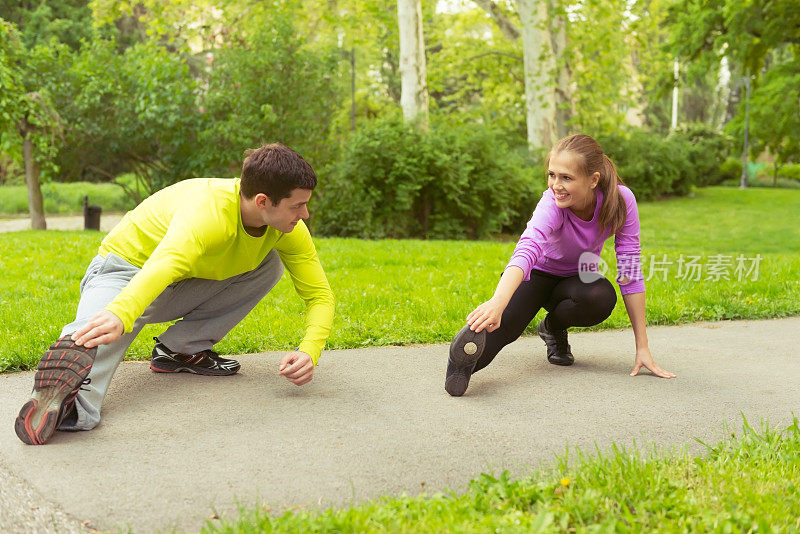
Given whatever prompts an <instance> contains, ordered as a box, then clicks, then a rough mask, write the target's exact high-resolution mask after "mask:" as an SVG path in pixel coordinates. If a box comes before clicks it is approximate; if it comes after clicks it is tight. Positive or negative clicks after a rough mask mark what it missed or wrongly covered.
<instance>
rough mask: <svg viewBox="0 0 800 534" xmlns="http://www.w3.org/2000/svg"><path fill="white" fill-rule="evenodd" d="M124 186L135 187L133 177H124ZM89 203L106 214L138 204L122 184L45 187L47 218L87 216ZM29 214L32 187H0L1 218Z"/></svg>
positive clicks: (74, 184) (54, 185)
mask: <svg viewBox="0 0 800 534" xmlns="http://www.w3.org/2000/svg"><path fill="white" fill-rule="evenodd" d="M120 182H121V183H125V184H126V185H128V186H129V187H134V186H135V184H134V183H133V179H132V177H131V176H130V175H124V176H123V177H122V178H120ZM84 196H87V197H89V204H93V205H98V206H100V207H101V208H103V211H104V212H111V211H127V210H129V209H131V208H133V207H134V206H135V205H136V203H135V202H134V201H133V200H132V199H131V198H130V197H128V196H127V195H126V194H125V191H124V190H123V189H122V187H120V186H119V185H115V184H112V183H103V184H96V183H91V182H74V183H59V182H48V183H44V184H42V200H43V201H44V212H45V214H46V215H52V214H71V213H83V197H84ZM27 214H28V188H27V187H26V186H24V185H4V186H2V187H0V216H3V217H8V216H24V215H27Z"/></svg>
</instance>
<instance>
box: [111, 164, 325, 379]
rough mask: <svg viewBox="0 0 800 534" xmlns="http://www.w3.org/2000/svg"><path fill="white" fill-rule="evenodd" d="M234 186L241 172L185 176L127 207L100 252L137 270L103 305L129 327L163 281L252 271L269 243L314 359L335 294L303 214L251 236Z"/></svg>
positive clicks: (304, 342) (303, 347)
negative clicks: (288, 226)
mask: <svg viewBox="0 0 800 534" xmlns="http://www.w3.org/2000/svg"><path fill="white" fill-rule="evenodd" d="M239 187H240V182H239V179H223V178H196V179H192V180H184V181H182V182H178V183H177V184H175V185H172V186H170V187H167V188H165V189H162V190H161V191H159V192H157V193H155V194H154V195H152V196H150V197H149V198H147V199H146V200H145V201H144V202H142V203H141V204H140V205H139V206H137V207H136V209H134V210H133V211H130V212H128V213H127V214H126V215H125V217H123V219H122V221H120V223H119V224H118V225H117V226H116V227H115V228H114V229H113V230H112V231H111V232H110V233H109V234H108V235H107V236H106V237H105V239H103V242H102V243H101V244H100V251H99V253H100V255H101V256H104V257H105V256H106V255H107V254H108V253H113V254H115V255H117V256H119V257H121V258H123V259H124V260H125V261H127V262H128V263H130V264H132V265H135V266H136V267H140V268H141V271H139V272H138V273H136V275H135V276H134V277H133V278H132V279H131V281H130V282H129V283H128V285H127V286H126V287H125V289H123V290H122V292H121V293H120V294H119V295H118V296H117V297H116V298H115V299H114V300H113V301H112V302H111V303H110V304H109V305H108V306H106V308H105V309H106V310H108V311H110V312H112V313H114V315H116V316H117V317H119V318H120V319H121V320H122V324H123V325H124V326H125V332H130V331H131V329H132V328H133V323H134V321H135V320H136V319H137V318H138V317H139V316H140V315H141V314H142V313H143V312H144V310H145V308H147V306H149V305H150V303H151V302H153V301H154V300H155V299H156V297H158V295H160V294H161V292H162V291H163V290H164V289H165V288H166V287H167V286H168V285H169V284H171V283H173V282H177V281H179V280H183V279H185V278H206V279H211V280H224V279H226V278H230V277H232V276H236V275H238V274H242V273H245V272H248V271H252V270H253V269H255V268H256V267H258V266H259V265H260V264H261V262H262V261H263V260H264V258H265V257H266V255H267V253H269V251H270V250H272V249H275V250H277V251H278V255H279V256H280V258H281V261H282V262H283V265H284V266H285V267H286V270H287V271H288V272H289V275H290V277H291V279H292V282H293V283H294V287H295V290H296V291H297V294H298V295H300V298H302V299H303V300H304V301H305V303H306V313H305V327H306V332H305V337H304V338H303V340H302V342H301V343H300V350H301V351H303V352H305V353H307V354H308V355H309V356H311V359H312V360H313V362H314V364H315V365H316V363H317V360H318V359H319V356H320V353H321V352H322V348H323V347H324V346H325V341H326V340H327V339H328V335H330V330H331V324H332V323H333V310H334V302H333V292H332V291H331V288H330V285H329V284H328V280H327V278H326V277H325V272H324V271H323V270H322V265H320V263H319V258H318V257H317V251H316V249H315V248H314V243H313V242H312V240H311V235H310V234H309V232H308V228H307V227H306V225H305V224H304V223H303V221H302V220H301V221H300V222H298V223H297V226H295V228H294V229H293V230H292V231H291V232H289V233H283V232H279V231H278V230H276V229H274V228H271V227H268V228H267V231H266V232H265V233H264V235H263V236H261V237H253V236H251V235H250V234H248V233H247V232H246V231H245V229H244V226H243V224H242V213H241V209H240V199H239Z"/></svg>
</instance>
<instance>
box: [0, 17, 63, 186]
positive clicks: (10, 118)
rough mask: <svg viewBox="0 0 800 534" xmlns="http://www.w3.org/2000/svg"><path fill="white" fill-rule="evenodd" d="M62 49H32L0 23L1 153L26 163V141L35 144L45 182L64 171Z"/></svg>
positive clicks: (14, 32) (37, 161)
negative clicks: (57, 99)
mask: <svg viewBox="0 0 800 534" xmlns="http://www.w3.org/2000/svg"><path fill="white" fill-rule="evenodd" d="M61 48H63V47H61ZM58 49H59V47H58V45H55V44H54V45H53V47H47V46H42V45H37V46H35V47H34V48H33V49H30V50H29V49H27V48H26V47H25V46H24V44H23V43H22V41H21V39H20V35H19V32H18V31H17V29H16V28H15V27H14V26H13V25H12V24H9V23H7V22H5V21H4V20H3V19H0V74H2V77H1V78H0V79H2V85H0V117H2V122H0V150H1V151H2V152H4V153H6V154H7V155H8V156H10V158H11V159H14V160H16V161H18V162H20V161H22V159H23V154H22V146H23V143H24V140H26V139H27V140H29V141H30V143H31V145H32V150H33V154H32V157H33V161H32V162H31V163H33V164H35V165H37V166H38V167H39V168H41V169H42V170H43V171H44V172H43V174H44V178H47V177H48V176H49V175H50V174H52V173H54V172H56V171H57V170H58V166H57V164H55V162H54V161H53V156H54V155H55V154H56V153H57V151H58V146H59V144H60V142H61V133H62V128H63V122H62V118H61V117H60V116H59V113H58V111H57V110H56V108H55V105H54V103H53V98H52V94H53V92H54V89H55V88H56V85H57V79H58V73H57V67H56V66H55V65H54V62H53V60H54V57H55V56H57V55H58V52H57V50H58ZM36 178H37V179H38V178H39V177H38V176H36Z"/></svg>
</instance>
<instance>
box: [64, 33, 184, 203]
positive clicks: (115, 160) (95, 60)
mask: <svg viewBox="0 0 800 534" xmlns="http://www.w3.org/2000/svg"><path fill="white" fill-rule="evenodd" d="M70 75H71V80H70V81H71V84H72V85H71V87H70V89H71V93H68V96H69V97H70V100H69V101H68V102H64V103H63V109H64V110H65V112H64V115H65V116H66V117H68V118H69V123H70V125H71V128H70V132H69V136H68V139H69V145H68V147H67V148H66V149H65V150H64V158H70V157H71V158H74V159H76V160H78V161H79V162H80V165H79V168H84V169H85V168H92V169H97V170H99V171H101V174H103V175H105V177H106V179H107V180H110V179H113V176H114V174H115V173H114V172H113V171H117V172H119V171H121V170H126V169H131V170H132V171H133V172H134V173H135V174H136V175H137V176H138V177H139V178H140V179H141V180H142V181H143V183H145V184H146V186H147V188H148V189H149V190H150V191H155V190H156V189H159V188H161V187H163V186H164V185H167V184H170V183H173V182H175V181H177V180H179V179H183V178H189V177H191V176H192V175H193V174H194V171H195V169H196V164H197V163H196V160H195V159H194V154H195V153H196V151H197V141H196V140H197V133H196V132H197V127H198V126H197V123H198V117H197V113H196V103H195V98H196V97H195V90H196V88H197V81H196V80H195V79H193V78H192V77H191V76H190V73H189V68H188V65H187V63H186V61H185V59H184V58H182V57H181V56H179V55H176V54H171V53H169V52H168V51H167V50H166V49H165V48H164V47H162V46H159V45H157V44H155V43H140V44H136V45H134V46H132V47H130V48H127V49H126V50H125V51H124V52H123V53H122V54H118V53H117V51H116V48H115V44H114V43H113V42H112V41H109V40H105V39H99V38H98V39H95V40H94V41H92V42H91V43H89V44H87V46H85V47H84V48H83V49H82V50H81V52H80V54H79V55H78V56H77V57H76V58H75V61H74V62H73V64H72V66H71V69H70ZM103 161H106V162H111V163H112V165H111V166H110V167H111V168H110V169H108V167H109V166H108V165H103V163H102V162H103ZM104 167H105V169H104ZM107 169H108V170H107Z"/></svg>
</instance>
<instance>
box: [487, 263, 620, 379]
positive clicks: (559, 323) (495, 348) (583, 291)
mask: <svg viewBox="0 0 800 534" xmlns="http://www.w3.org/2000/svg"><path fill="white" fill-rule="evenodd" d="M616 303H617V294H616V293H615V292H614V287H613V286H612V285H611V282H609V281H608V280H607V279H606V278H600V279H599V280H596V281H594V282H591V283H588V284H587V283H584V282H581V280H580V279H579V278H578V276H577V275H576V276H569V277H566V278H565V277H562V276H556V275H553V274H549V273H545V272H542V271H536V270H534V271H531V279H530V280H528V281H525V282H522V283H521V284H520V285H519V287H518V288H517V290H516V291H515V292H514V295H513V296H512V297H511V300H510V301H509V303H508V306H506V309H505V311H504V312H503V317H502V319H501V320H500V328H498V329H497V330H495V331H494V332H487V333H486V348H485V349H484V351H483V354H482V355H481V357H480V359H479V360H478V362H477V363H476V364H475V369H474V370H473V371H472V372H473V373H474V372H476V371H479V370H481V369H483V368H484V367H486V366H487V365H489V364H490V363H492V360H494V357H495V356H497V353H498V352H500V349H502V348H503V347H505V346H506V345H508V344H509V343H511V342H512V341H515V340H516V339H517V338H518V337H519V336H521V335H522V333H523V332H524V331H525V328H526V327H527V326H528V324H529V323H530V322H531V321H532V320H533V318H534V317H535V316H536V314H537V313H538V311H539V308H542V307H543V308H544V309H545V310H547V311H548V312H550V313H549V314H548V316H547V317H548V319H547V322H548V326H549V327H550V329H551V330H563V329H565V328H568V327H570V326H592V325H596V324H600V323H602V322H603V321H605V320H606V319H607V318H608V316H609V315H611V312H612V311H613V310H614V306H615V305H616Z"/></svg>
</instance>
